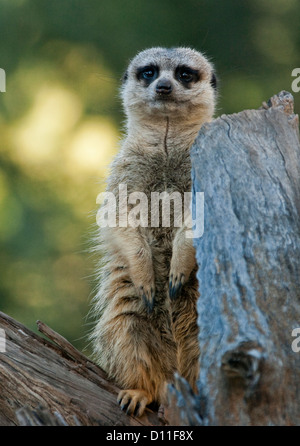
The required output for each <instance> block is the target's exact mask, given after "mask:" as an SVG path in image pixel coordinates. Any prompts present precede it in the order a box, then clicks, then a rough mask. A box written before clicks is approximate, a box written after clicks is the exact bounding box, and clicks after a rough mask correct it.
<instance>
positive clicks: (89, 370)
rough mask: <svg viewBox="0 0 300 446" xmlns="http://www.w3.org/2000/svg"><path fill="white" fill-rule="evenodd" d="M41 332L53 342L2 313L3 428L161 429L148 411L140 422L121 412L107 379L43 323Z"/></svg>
mask: <svg viewBox="0 0 300 446" xmlns="http://www.w3.org/2000/svg"><path fill="white" fill-rule="evenodd" d="M38 328H39V330H40V331H41V332H42V333H44V334H45V335H46V336H47V337H49V338H50V339H51V340H52V341H53V342H51V341H49V340H48V339H44V338H42V337H41V336H38V335H36V334H35V333H33V332H32V331H30V330H28V329H27V328H26V327H24V326H23V325H21V324H20V323H19V322H17V321H15V320H14V319H12V318H10V317H9V316H7V315H5V314H4V313H1V312H0V329H2V330H1V334H2V342H1V346H2V348H1V352H0V426H9V425H31V426H38V425H40V426H45V425H50V426H55V425H70V426H78V425H80V426H101V425H106V426H144V425H146V426H150V425H161V424H162V421H161V420H160V419H159V418H158V416H157V414H155V413H153V412H151V411H150V410H148V411H147V413H146V414H145V415H144V416H143V417H142V418H140V419H137V418H134V417H131V416H128V415H126V414H125V413H124V412H122V411H121V410H120V408H119V406H118V404H117V394H118V392H119V389H118V388H117V387H116V386H115V385H114V384H113V383H111V382H109V381H108V380H107V378H106V376H105V373H104V372H103V371H102V370H101V369H100V368H99V367H98V366H97V365H95V364H94V363H93V362H92V361H90V360H89V359H88V358H87V357H86V356H84V355H83V354H82V353H80V352H79V351H78V350H76V349H75V348H74V347H73V346H72V345H71V344H70V343H69V342H68V341H67V340H66V339H64V338H63V337H62V336H60V335H59V334H57V333H55V332H54V331H53V330H51V329H50V328H49V327H47V326H46V325H45V324H43V323H42V322H40V321H38ZM3 333H5V348H4V342H3Z"/></svg>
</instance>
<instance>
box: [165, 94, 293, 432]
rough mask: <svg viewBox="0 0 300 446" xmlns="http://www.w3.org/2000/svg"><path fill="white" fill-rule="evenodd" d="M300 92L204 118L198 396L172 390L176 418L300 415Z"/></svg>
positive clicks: (252, 419)
mask: <svg viewBox="0 0 300 446" xmlns="http://www.w3.org/2000/svg"><path fill="white" fill-rule="evenodd" d="M298 125H299V122H298V116H296V115H294V113H293V97H292V95H291V94H290V93H288V92H284V91H283V92H281V93H279V94H278V95H276V96H274V97H272V98H271V99H270V100H269V101H268V103H267V104H266V103H264V104H263V107H262V108H261V109H259V110H246V111H243V112H241V113H238V114H233V115H223V116H221V117H220V118H218V119H216V120H215V121H214V122H212V123H210V124H207V125H205V126H204V127H203V128H202V129H201V131H200V133H199V136H198V138H197V139H196V141H195V143H194V145H193V147H192V150H191V158H192V166H193V167H192V179H193V200H194V203H195V194H196V192H204V194H205V207H204V219H205V230H204V234H203V236H202V237H201V238H198V239H195V246H196V250H197V261H198V264H199V270H198V279H199V283H200V293H201V295H200V298H199V301H198V324H199V344H200V349H201V355H200V375H199V379H198V390H199V394H198V395H197V396H195V395H192V394H191V392H190V390H189V389H188V387H187V386H186V383H184V381H183V380H182V378H180V377H178V378H177V390H175V389H174V388H173V389H170V399H171V401H172V404H173V405H174V404H175V403H176V404H177V407H179V409H178V410H177V412H176V411H175V412H174V409H173V412H174V413H173V416H171V417H170V422H171V423H182V424H200V425H298V424H300V353H297V352H294V351H293V349H292V342H293V340H294V338H293V336H292V330H293V329H294V328H297V327H300V274H299V272H300V271H299V265H300V145H299V127H298Z"/></svg>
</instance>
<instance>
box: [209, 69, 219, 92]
mask: <svg viewBox="0 0 300 446" xmlns="http://www.w3.org/2000/svg"><path fill="white" fill-rule="evenodd" d="M210 84H211V85H212V86H213V87H214V88H215V89H217V86H218V85H217V84H218V82H217V77H216V75H215V73H213V74H212V75H211V79H210Z"/></svg>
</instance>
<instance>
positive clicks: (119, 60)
mask: <svg viewBox="0 0 300 446" xmlns="http://www.w3.org/2000/svg"><path fill="white" fill-rule="evenodd" d="M299 24H300V3H299V1H298V0H243V1H238V0H222V1H221V0H185V1H182V0H151V1H146V0H145V1H144V0H139V1H138V0H110V1H107V0H51V1H49V0H0V68H3V69H4V70H5V72H6V76H7V78H6V92H5V93H0V310H1V311H4V312H5V313H8V314H9V315H10V316H12V317H14V318H16V319H17V320H19V321H20V322H22V323H24V324H25V325H26V326H27V327H29V328H31V329H32V330H34V331H36V328H35V321H36V320H37V319H40V320H42V321H43V322H45V323H46V324H48V325H50V326H51V327H52V328H53V329H54V330H56V331H58V332H59V333H60V334H62V335H63V336H65V337H67V338H68V339H69V340H70V341H71V342H72V343H73V344H74V345H75V346H76V347H77V348H79V349H83V348H84V347H85V345H86V344H87V342H86V340H85V335H86V334H87V332H88V330H89V327H90V325H89V324H90V321H89V320H88V319H87V318H86V315H87V313H88V311H89V308H90V300H91V296H92V293H93V287H94V282H93V277H92V272H93V268H94V259H93V257H91V256H90V254H89V253H88V251H87V250H88V246H89V243H88V241H89V239H90V234H91V232H92V230H93V226H94V224H95V212H96V197H97V195H98V193H99V192H101V191H102V190H103V187H104V186H103V180H104V179H105V176H106V175H107V167H108V165H109V163H110V161H111V159H112V157H113V155H114V154H115V153H116V151H117V149H118V143H119V139H120V137H121V129H122V125H123V119H124V117H123V114H122V108H121V103H120V101H119V98H118V88H119V84H120V78H121V76H122V74H123V72H124V70H125V68H126V65H127V62H128V60H129V59H130V58H132V57H133V56H134V55H135V54H136V52H137V51H139V50H142V49H145V48H147V47H151V46H154V45H160V46H177V45H183V46H191V47H194V48H196V49H198V50H200V51H203V52H204V53H205V54H207V55H208V56H209V57H210V59H211V61H212V62H213V63H214V64H215V66H216V70H217V74H218V78H219V88H220V90H219V91H220V95H219V104H218V110H217V114H216V115H217V116H218V115H220V114H222V113H233V112H238V111H241V110H243V109H246V108H258V107H259V106H260V104H261V102H262V101H264V100H267V99H268V98H269V97H270V96H272V95H273V94H275V93H277V92H279V91H280V90H283V89H285V90H288V91H291V83H292V80H293V78H292V77H291V72H292V70H293V68H295V67H300V25H299ZM294 97H295V104H296V107H295V109H296V111H297V112H299V111H300V110H299V103H300V101H299V97H300V93H299V94H298V96H297V94H296V93H294Z"/></svg>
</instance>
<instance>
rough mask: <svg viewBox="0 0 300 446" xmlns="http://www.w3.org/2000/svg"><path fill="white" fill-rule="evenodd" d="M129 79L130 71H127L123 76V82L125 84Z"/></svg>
mask: <svg viewBox="0 0 300 446" xmlns="http://www.w3.org/2000/svg"><path fill="white" fill-rule="evenodd" d="M127 79H128V71H127V70H126V71H125V73H124V74H123V76H122V82H123V83H124V82H126V81H127Z"/></svg>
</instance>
